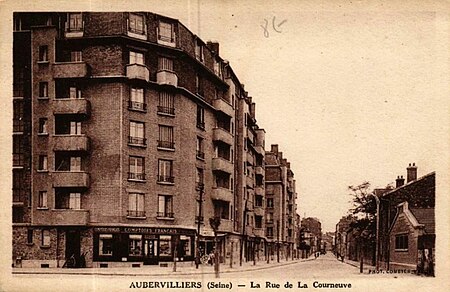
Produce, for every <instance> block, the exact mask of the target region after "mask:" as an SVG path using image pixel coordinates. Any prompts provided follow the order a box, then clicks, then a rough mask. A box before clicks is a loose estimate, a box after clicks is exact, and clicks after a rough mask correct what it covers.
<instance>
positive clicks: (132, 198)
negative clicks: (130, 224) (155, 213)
mask: <svg viewBox="0 0 450 292" xmlns="http://www.w3.org/2000/svg"><path fill="white" fill-rule="evenodd" d="M144 196H145V195H144V194H140V193H130V194H129V200H128V214H127V215H128V216H129V217H145V211H144Z"/></svg>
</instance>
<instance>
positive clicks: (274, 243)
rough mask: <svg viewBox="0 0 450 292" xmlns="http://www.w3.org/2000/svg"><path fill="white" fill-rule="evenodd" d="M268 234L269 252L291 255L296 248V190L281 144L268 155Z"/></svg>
mask: <svg viewBox="0 0 450 292" xmlns="http://www.w3.org/2000/svg"><path fill="white" fill-rule="evenodd" d="M265 163H266V165H265V167H266V168H265V169H266V172H265V174H266V181H265V186H266V190H265V191H266V213H265V214H266V237H267V239H268V241H269V249H270V254H271V255H274V254H277V255H279V256H280V257H285V258H290V257H293V256H294V253H295V251H296V250H297V246H296V242H297V241H296V237H297V234H296V232H297V230H296V226H297V223H296V222H295V220H296V219H297V216H296V214H297V204H296V199H297V192H296V189H295V180H294V173H293V171H292V170H291V164H290V162H288V161H287V159H285V158H283V153H282V152H280V151H279V148H278V145H276V144H273V145H271V149H270V151H267V152H266V154H265Z"/></svg>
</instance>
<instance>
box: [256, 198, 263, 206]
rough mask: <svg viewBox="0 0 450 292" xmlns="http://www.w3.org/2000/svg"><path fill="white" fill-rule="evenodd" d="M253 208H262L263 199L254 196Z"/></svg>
mask: <svg viewBox="0 0 450 292" xmlns="http://www.w3.org/2000/svg"><path fill="white" fill-rule="evenodd" d="M255 206H256V207H262V206H263V197H262V196H259V195H256V196H255Z"/></svg>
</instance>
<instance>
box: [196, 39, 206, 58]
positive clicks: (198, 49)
mask: <svg viewBox="0 0 450 292" xmlns="http://www.w3.org/2000/svg"><path fill="white" fill-rule="evenodd" d="M203 47H204V46H203V44H202V43H200V42H199V41H197V42H196V43H195V58H196V59H197V60H199V61H200V62H202V63H203V61H204V54H203Z"/></svg>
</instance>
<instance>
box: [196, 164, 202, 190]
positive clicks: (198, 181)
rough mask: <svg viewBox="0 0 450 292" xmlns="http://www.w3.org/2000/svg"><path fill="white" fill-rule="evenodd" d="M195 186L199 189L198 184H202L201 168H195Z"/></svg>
mask: <svg viewBox="0 0 450 292" xmlns="http://www.w3.org/2000/svg"><path fill="white" fill-rule="evenodd" d="M195 174H196V175H195V184H196V187H197V188H198V189H199V187H200V184H203V168H199V167H197V168H196V172H195Z"/></svg>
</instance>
